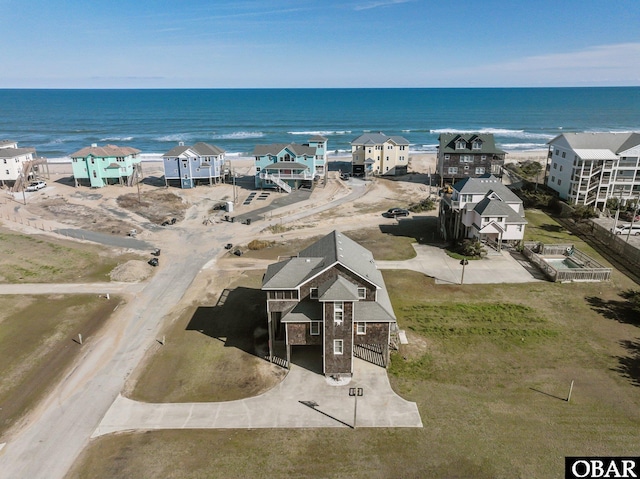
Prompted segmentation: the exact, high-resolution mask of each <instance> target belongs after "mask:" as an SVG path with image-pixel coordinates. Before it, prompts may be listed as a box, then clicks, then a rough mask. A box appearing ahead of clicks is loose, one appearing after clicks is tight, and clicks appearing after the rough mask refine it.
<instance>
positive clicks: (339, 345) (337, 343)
mask: <svg viewBox="0 0 640 479" xmlns="http://www.w3.org/2000/svg"><path fill="white" fill-rule="evenodd" d="M333 354H335V355H341V354H344V340H342V339H334V340H333Z"/></svg>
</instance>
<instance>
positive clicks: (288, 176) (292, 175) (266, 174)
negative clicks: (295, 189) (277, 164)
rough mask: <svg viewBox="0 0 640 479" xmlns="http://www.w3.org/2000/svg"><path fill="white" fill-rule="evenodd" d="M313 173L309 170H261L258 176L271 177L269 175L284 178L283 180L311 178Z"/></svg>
mask: <svg viewBox="0 0 640 479" xmlns="http://www.w3.org/2000/svg"><path fill="white" fill-rule="evenodd" d="M313 176H314V175H313V173H311V172H309V171H302V172H300V173H282V172H278V173H275V174H274V173H269V172H267V171H261V172H260V178H262V179H263V180H265V179H266V180H268V179H271V177H273V178H280V179H284V180H313Z"/></svg>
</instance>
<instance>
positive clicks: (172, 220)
mask: <svg viewBox="0 0 640 479" xmlns="http://www.w3.org/2000/svg"><path fill="white" fill-rule="evenodd" d="M176 221H178V220H177V219H176V218H171V219H170V220H165V221H163V222H162V226H169V225H175V224H176Z"/></svg>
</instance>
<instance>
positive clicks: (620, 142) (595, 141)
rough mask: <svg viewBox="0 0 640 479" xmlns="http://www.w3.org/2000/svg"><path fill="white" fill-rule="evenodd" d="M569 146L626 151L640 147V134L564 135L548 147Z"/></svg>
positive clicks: (575, 148)
mask: <svg viewBox="0 0 640 479" xmlns="http://www.w3.org/2000/svg"><path fill="white" fill-rule="evenodd" d="M565 143H566V144H567V145H568V146H569V147H570V148H571V149H572V150H610V151H612V152H613V153H620V152H622V151H626V150H628V149H630V148H633V147H634V146H638V145H640V133H605V132H602V133H596V132H593V133H584V132H582V133H563V134H561V135H558V136H556V137H555V138H554V139H552V140H550V141H549V142H548V143H547V144H548V145H554V146H555V145H562V144H565Z"/></svg>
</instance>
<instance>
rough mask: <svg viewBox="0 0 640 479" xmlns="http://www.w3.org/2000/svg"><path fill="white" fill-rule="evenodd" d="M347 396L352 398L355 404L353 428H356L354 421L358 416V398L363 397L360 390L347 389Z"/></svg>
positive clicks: (362, 391) (362, 392)
mask: <svg viewBox="0 0 640 479" xmlns="http://www.w3.org/2000/svg"><path fill="white" fill-rule="evenodd" d="M349 396H353V398H354V400H355V403H354V405H353V428H354V429H355V428H356V419H357V417H358V416H357V415H358V396H364V390H363V389H362V388H349Z"/></svg>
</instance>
